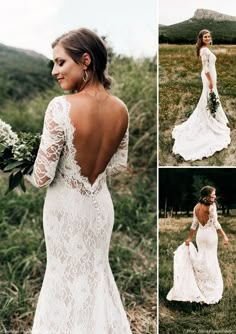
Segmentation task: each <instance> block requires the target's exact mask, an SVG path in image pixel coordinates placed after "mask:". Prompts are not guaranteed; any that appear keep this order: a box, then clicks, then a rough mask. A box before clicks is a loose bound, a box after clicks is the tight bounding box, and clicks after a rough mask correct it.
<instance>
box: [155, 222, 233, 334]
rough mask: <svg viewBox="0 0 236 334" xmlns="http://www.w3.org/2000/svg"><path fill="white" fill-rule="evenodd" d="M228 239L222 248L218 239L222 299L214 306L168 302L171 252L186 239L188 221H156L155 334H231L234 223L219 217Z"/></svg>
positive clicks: (171, 277)
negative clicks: (157, 331) (157, 285)
mask: <svg viewBox="0 0 236 334" xmlns="http://www.w3.org/2000/svg"><path fill="white" fill-rule="evenodd" d="M219 220H220V223H221V224H222V227H223V229H224V231H225V232H226V234H227V235H228V237H229V240H230V244H229V245H228V246H224V245H223V243H222V240H221V238H220V237H219V245H218V258H219V262H220V267H221V271H222V275H223V281H224V293H223V298H222V300H221V301H220V303H219V304H216V305H200V304H197V303H183V302H170V301H167V300H166V295H167V293H168V292H169V290H170V288H171V287H172V285H173V252H174V250H175V249H176V248H177V247H178V246H179V245H180V244H181V243H183V242H184V240H186V239H187V237H188V231H189V228H190V225H191V218H178V219H176V218H169V219H168V218H167V219H164V218H162V219H160V220H159V222H160V224H159V226H160V227H159V333H160V334H180V333H181V334H182V333H235V328H236V319H235V316H234V314H235V305H236V295H235V291H236V290H235V289H236V283H235V269H234V267H235V265H234V259H235V250H236V246H235V243H234V239H235V223H236V218H224V217H220V218H219Z"/></svg>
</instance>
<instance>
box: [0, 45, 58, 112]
mask: <svg viewBox="0 0 236 334" xmlns="http://www.w3.org/2000/svg"><path fill="white" fill-rule="evenodd" d="M53 85H54V81H53V79H52V76H51V74H50V60H49V59H47V58H46V57H44V56H43V55H41V54H38V53H36V52H34V51H31V50H24V49H19V48H14V47H11V46H6V45H4V44H1V43H0V92H1V93H0V106H1V105H3V104H4V102H5V101H7V100H11V101H20V100H23V99H27V98H30V97H32V96H34V95H35V94H37V93H39V92H43V91H45V90H47V89H48V88H50V87H52V86H53Z"/></svg>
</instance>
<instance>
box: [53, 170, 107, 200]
mask: <svg viewBox="0 0 236 334" xmlns="http://www.w3.org/2000/svg"><path fill="white" fill-rule="evenodd" d="M49 188H51V189H52V188H64V190H66V189H68V191H69V190H73V191H75V192H79V193H81V194H82V195H85V196H91V195H95V194H98V193H99V192H104V191H105V192H106V191H108V188H107V179H106V174H105V173H104V174H100V175H99V176H98V177H97V179H96V180H95V182H94V183H93V184H91V183H90V182H89V180H88V178H87V177H85V176H82V175H81V174H78V173H77V174H66V173H63V172H62V171H58V172H57V175H56V177H55V179H54V181H53V183H52V184H51V185H50V187H49Z"/></svg>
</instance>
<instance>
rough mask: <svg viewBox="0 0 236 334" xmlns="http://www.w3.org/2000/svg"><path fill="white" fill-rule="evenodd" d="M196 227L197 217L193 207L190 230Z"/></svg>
mask: <svg viewBox="0 0 236 334" xmlns="http://www.w3.org/2000/svg"><path fill="white" fill-rule="evenodd" d="M197 227H198V219H197V216H196V213H195V208H194V209H193V221H192V225H191V229H192V230H196V229H197Z"/></svg>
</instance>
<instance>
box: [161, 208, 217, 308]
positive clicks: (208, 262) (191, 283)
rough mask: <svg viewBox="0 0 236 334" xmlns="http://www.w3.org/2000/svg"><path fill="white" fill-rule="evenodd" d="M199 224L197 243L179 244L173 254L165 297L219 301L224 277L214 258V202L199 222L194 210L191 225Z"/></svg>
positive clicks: (215, 228)
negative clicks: (171, 282)
mask: <svg viewBox="0 0 236 334" xmlns="http://www.w3.org/2000/svg"><path fill="white" fill-rule="evenodd" d="M197 226H199V228H198V231H197V235H196V242H197V247H198V251H197V250H196V248H195V246H194V245H193V243H190V244H189V246H186V245H185V243H183V244H182V245H180V246H179V247H178V248H177V250H176V251H175V253H174V285H173V287H172V289H171V290H170V291H169V293H168V295H167V299H168V300H177V301H183V302H197V303H206V304H215V303H218V302H219V300H220V299H221V298H222V293H223V280H222V275H221V270H220V267H219V262H218V258H217V244H218V235H217V229H220V228H221V226H220V224H219V222H218V220H217V211H216V205H215V204H213V205H211V206H210V212H209V219H208V221H207V224H206V225H204V226H203V225H201V223H200V222H199V220H198V218H197V216H196V214H195V210H194V216H193V223H192V226H191V228H192V229H194V230H195V229H196V228H197Z"/></svg>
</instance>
